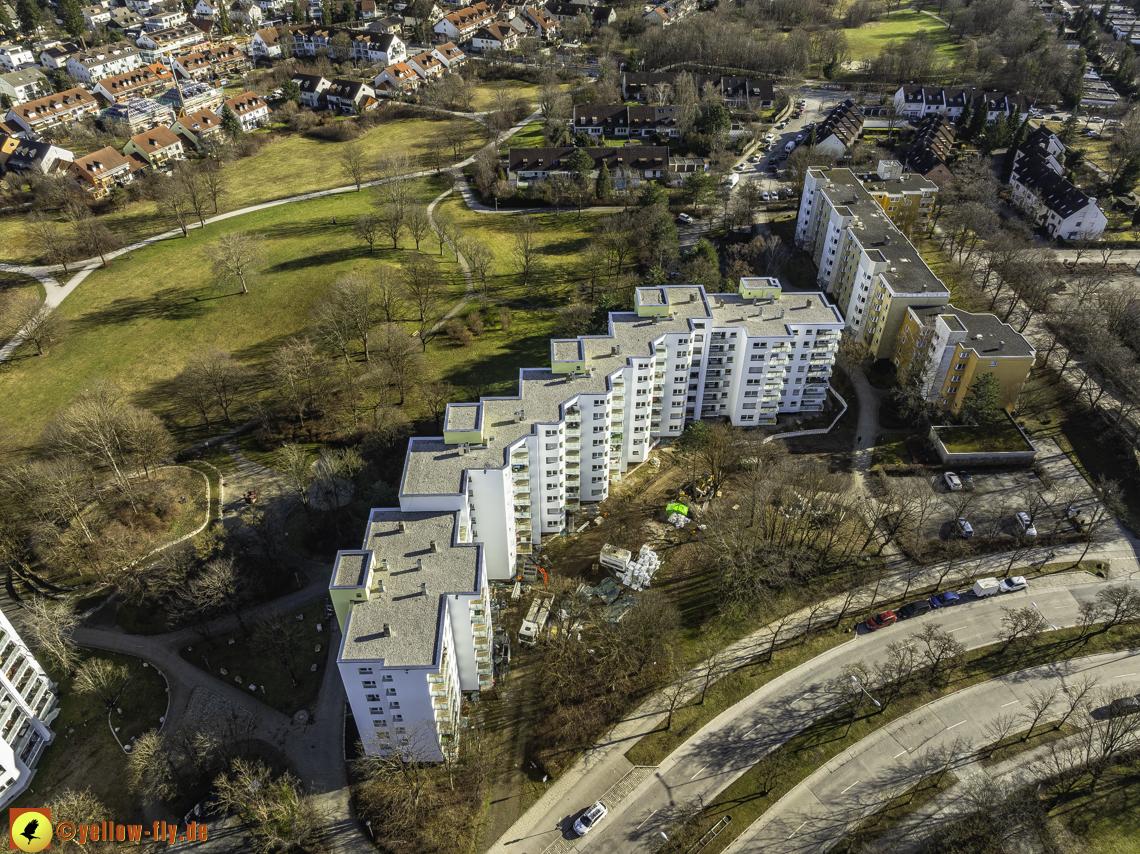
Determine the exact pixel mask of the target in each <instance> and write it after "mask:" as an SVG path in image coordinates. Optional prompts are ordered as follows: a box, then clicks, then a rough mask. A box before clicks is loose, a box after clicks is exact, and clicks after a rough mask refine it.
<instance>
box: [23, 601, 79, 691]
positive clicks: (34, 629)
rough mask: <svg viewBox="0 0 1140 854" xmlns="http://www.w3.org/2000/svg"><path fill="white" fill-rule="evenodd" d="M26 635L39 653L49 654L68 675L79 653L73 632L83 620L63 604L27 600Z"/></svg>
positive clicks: (25, 611) (25, 608) (25, 610)
mask: <svg viewBox="0 0 1140 854" xmlns="http://www.w3.org/2000/svg"><path fill="white" fill-rule="evenodd" d="M24 620H25V623H26V625H27V627H28V628H27V631H26V632H25V634H26V636H27V637H28V638H29V639H30V640H31V642H32V645H33V646H34V647H35V648H36V650H37V651H38V652H40V653H42V654H43V655H46V656H47V657H48V658H50V659H51V660H52V661H54V662H55V664H56V666H57V667H58V668H59V669H60V670H62V671H63V672H64V673H68V672H70V670H71V668H72V667H73V666H74V665H75V661H76V658H77V657H78V653H77V651H76V648H75V643H74V642H73V641H72V639H71V633H72V632H73V631H74V630H75V627H76V626H78V625H79V618H78V617H77V616H76V615H75V614H74V613H73V612H72V610H71V607H70V606H69V605H68V604H66V603H63V602H53V601H52V600H50V599H47V598H45V597H43V596H32V597H30V598H28V599H25V600H24Z"/></svg>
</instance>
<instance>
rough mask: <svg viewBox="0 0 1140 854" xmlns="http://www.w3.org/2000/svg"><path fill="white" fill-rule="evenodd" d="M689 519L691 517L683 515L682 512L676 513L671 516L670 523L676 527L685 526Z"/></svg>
mask: <svg viewBox="0 0 1140 854" xmlns="http://www.w3.org/2000/svg"><path fill="white" fill-rule="evenodd" d="M688 521H689V517H688V516H682V515H681V514H680V513H674V514H672V515H671V516H670V517H669V524H670V525H672V526H673V527H674V528H684V527H685V525H686V524H687V523H688Z"/></svg>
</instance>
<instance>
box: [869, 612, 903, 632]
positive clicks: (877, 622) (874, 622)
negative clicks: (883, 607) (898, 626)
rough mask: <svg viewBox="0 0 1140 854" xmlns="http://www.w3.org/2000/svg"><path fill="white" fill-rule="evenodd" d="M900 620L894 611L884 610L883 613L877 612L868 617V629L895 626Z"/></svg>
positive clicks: (874, 629) (873, 629)
mask: <svg viewBox="0 0 1140 854" xmlns="http://www.w3.org/2000/svg"><path fill="white" fill-rule="evenodd" d="M898 621H899V615H898V614H896V613H895V612H894V611H883V613H881V614H876V615H875V616H873V617H868V618H867V620H866V623H865V625H866V626H867V631H869V632H873V631H876V630H877V629H881V628H883V627H885V626H893V625H894V624H895V623H897V622H898Z"/></svg>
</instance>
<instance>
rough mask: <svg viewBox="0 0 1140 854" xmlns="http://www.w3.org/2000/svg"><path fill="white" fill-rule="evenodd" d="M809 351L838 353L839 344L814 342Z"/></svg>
mask: <svg viewBox="0 0 1140 854" xmlns="http://www.w3.org/2000/svg"><path fill="white" fill-rule="evenodd" d="M811 351H812V352H813V353H838V352H839V345H838V344H831V343H826V344H816V345H815V346H814V347H812V348H811Z"/></svg>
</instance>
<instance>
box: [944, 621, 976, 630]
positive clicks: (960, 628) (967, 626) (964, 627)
mask: <svg viewBox="0 0 1140 854" xmlns="http://www.w3.org/2000/svg"><path fill="white" fill-rule="evenodd" d="M968 628H970V624H969V623H966V625H964V626H958V628H956V629H947V630H946V631H948V632H960V631H962V629H968Z"/></svg>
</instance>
